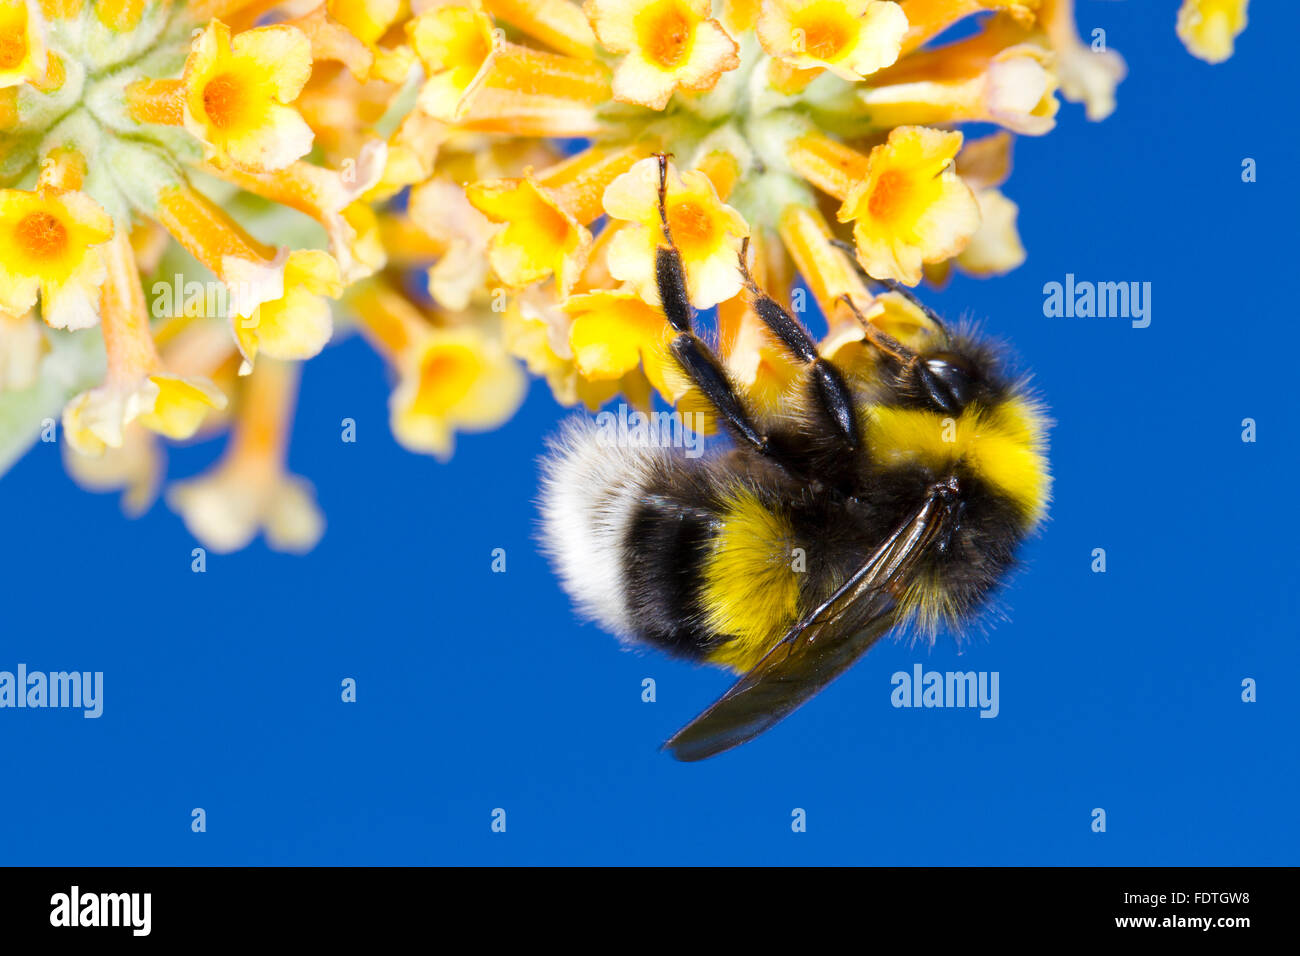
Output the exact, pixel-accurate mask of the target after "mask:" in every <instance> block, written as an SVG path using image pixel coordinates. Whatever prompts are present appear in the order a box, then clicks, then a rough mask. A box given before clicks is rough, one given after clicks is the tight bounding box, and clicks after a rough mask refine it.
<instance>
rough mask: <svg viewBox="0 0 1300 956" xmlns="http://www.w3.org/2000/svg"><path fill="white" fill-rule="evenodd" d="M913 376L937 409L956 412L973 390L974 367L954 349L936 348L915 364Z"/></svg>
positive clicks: (965, 403)
mask: <svg viewBox="0 0 1300 956" xmlns="http://www.w3.org/2000/svg"><path fill="white" fill-rule="evenodd" d="M916 377H917V379H918V381H919V382H920V383H921V388H922V389H923V390H924V391H925V394H926V397H927V398H928V399H929V400H930V401H931V402H933V403H934V405H935V407H936V408H938V409H939V410H940V411H944V412H947V413H948V414H950V415H956V414H959V413H960V412H961V410H962V409H963V408H965V407H966V405H967V404H968V403H969V402H970V400H971V397H972V395H973V394H974V382H973V378H974V369H973V368H972V367H971V364H970V362H968V361H967V360H966V359H965V358H963V357H962V356H960V355H957V354H955V353H953V352H936V353H934V354H933V355H928V356H926V357H924V358H922V359H921V360H920V361H919V362H918V363H917V365H916Z"/></svg>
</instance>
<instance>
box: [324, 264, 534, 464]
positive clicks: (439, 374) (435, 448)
mask: <svg viewBox="0 0 1300 956" xmlns="http://www.w3.org/2000/svg"><path fill="white" fill-rule="evenodd" d="M348 301H349V305H350V306H351V308H352V311H353V313H354V315H355V317H356V319H357V323H358V325H359V326H360V328H361V331H362V334H364V335H365V336H366V338H367V339H368V340H369V341H370V343H371V344H372V345H374V346H375V348H377V349H378V350H379V351H380V352H382V353H383V354H384V355H385V356H386V357H387V359H388V361H389V363H390V364H391V365H392V367H393V369H394V370H395V371H396V373H397V376H398V384H397V388H396V389H394V390H393V394H392V396H391V397H390V399H389V403H388V407H389V425H390V427H391V429H392V432H393V436H394V437H395V438H396V439H397V440H398V442H400V443H401V444H402V445H403V446H405V447H406V448H408V449H410V450H411V451H417V452H423V453H426V454H431V455H434V456H435V457H437V458H439V459H441V460H446V459H447V458H450V457H451V453H452V448H453V439H454V435H455V433H456V432H457V431H486V430H489V429H491V428H495V427H496V426H497V425H500V424H501V423H502V422H503V421H505V420H506V419H508V418H510V416H511V415H513V414H514V413H515V411H516V410H517V409H518V408H519V405H520V404H521V403H522V402H523V400H524V394H525V392H526V390H527V385H528V383H527V379H526V378H525V376H524V374H523V371H522V370H521V369H520V368H519V365H518V364H517V363H516V362H515V361H514V359H513V358H511V357H510V355H509V354H508V353H507V352H506V350H505V347H504V345H503V344H502V342H501V341H500V338H499V337H497V336H496V335H493V334H492V333H491V332H489V331H487V330H485V329H484V328H483V325H482V323H473V324H465V325H456V326H451V325H435V324H434V322H431V321H429V319H430V318H434V319H435V320H436V319H438V318H440V317H439V316H432V317H429V316H426V315H425V314H423V313H422V312H421V310H419V309H418V308H416V306H415V305H414V304H413V303H412V302H411V301H410V300H409V299H407V298H406V297H405V296H403V295H402V294H401V293H400V292H398V291H397V290H396V289H394V288H392V287H391V286H389V285H388V284H387V283H385V282H383V281H381V280H367V281H365V282H362V283H360V284H359V285H358V286H355V287H354V288H353V289H352V290H351V292H350V293H349V300H348ZM494 331H495V330H494Z"/></svg>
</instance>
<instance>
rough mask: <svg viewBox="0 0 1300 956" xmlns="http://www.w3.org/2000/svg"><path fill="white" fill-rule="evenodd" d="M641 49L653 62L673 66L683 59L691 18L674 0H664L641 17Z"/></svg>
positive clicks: (687, 49) (688, 46)
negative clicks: (664, 0)
mask: <svg viewBox="0 0 1300 956" xmlns="http://www.w3.org/2000/svg"><path fill="white" fill-rule="evenodd" d="M640 19H641V23H640V24H639V26H640V29H639V30H638V31H637V32H638V34H639V35H640V40H641V49H642V50H643V51H645V55H646V57H647V58H649V59H650V60H651V61H653V62H654V63H656V64H658V65H659V66H661V67H663V68H664V69H672V68H673V67H675V66H677V65H678V64H679V63H681V62H682V61H683V60H685V59H686V58H687V57H688V56H689V55H690V51H691V41H692V39H693V30H692V27H693V22H692V18H691V17H690V16H689V11H687V10H686V9H685V8H684V7H683V6H682V5H681V4H680V3H679V2H677V0H666V2H664V3H660V4H658V5H657V6H655V7H653V8H652V9H650V10H647V11H646V12H645V13H643V14H642V15H641V17H640Z"/></svg>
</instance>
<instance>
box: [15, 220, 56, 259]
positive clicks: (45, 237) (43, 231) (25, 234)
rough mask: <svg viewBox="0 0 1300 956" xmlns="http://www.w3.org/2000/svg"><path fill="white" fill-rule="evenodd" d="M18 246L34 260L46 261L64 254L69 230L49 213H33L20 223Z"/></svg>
mask: <svg viewBox="0 0 1300 956" xmlns="http://www.w3.org/2000/svg"><path fill="white" fill-rule="evenodd" d="M17 238H18V244H19V245H20V246H21V247H22V248H23V249H25V250H26V251H27V253H28V255H30V256H32V257H33V258H40V259H45V258H49V257H52V256H57V255H59V254H60V253H61V252H63V250H64V248H65V247H66V246H67V243H68V230H67V228H66V227H65V226H64V225H63V223H61V222H59V220H58V219H56V218H55V217H54V216H51V215H50V214H49V213H48V212H33V213H29V214H28V215H26V216H24V217H23V218H22V219H21V220H20V221H19V223H18V229H17Z"/></svg>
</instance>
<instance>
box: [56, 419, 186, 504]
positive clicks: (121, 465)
mask: <svg viewBox="0 0 1300 956" xmlns="http://www.w3.org/2000/svg"><path fill="white" fill-rule="evenodd" d="M164 459H165V455H164V453H163V450H162V447H161V444H160V443H159V442H158V440H157V439H156V438H155V437H154V435H153V434H152V433H151V432H150V431H149V430H148V429H147V428H145V427H143V426H142V425H140V424H139V423H138V422H132V423H131V424H130V425H128V426H126V428H125V429H124V430H123V432H122V445H121V447H120V448H106V449H104V451H103V453H102V454H100V455H98V456H94V455H83V454H82V453H81V452H79V451H77V448H76V446H75V445H73V443H72V442H70V441H65V442H64V443H63V467H64V469H65V470H66V471H67V473H68V474H69V475H70V476H71V477H72V480H73V481H75V482H76V483H77V485H78V486H79V487H81V488H84V489H86V490H87V491H118V490H121V492H122V510H123V511H124V512H125V513H126V514H127V515H128V516H129V517H136V516H138V515H142V514H144V513H145V512H146V511H148V510H149V507H150V506H151V505H152V504H153V502H154V499H155V498H157V497H158V488H159V486H160V484H161V482H162V476H163V469H164V465H165V462H164Z"/></svg>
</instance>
